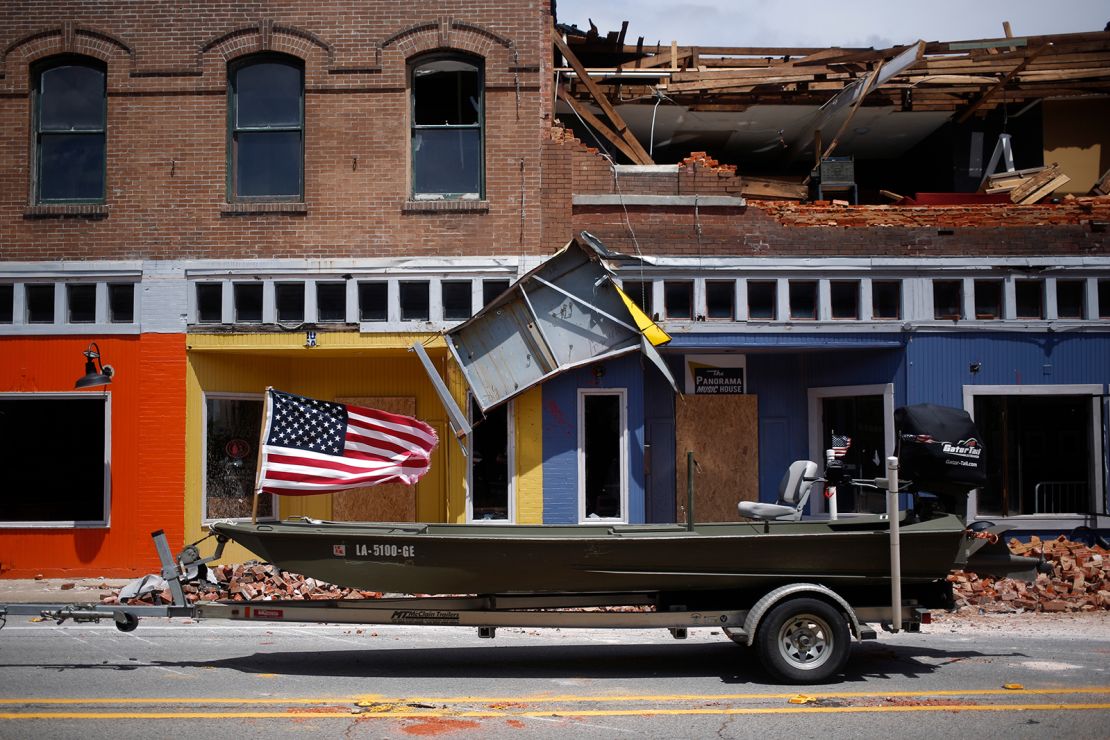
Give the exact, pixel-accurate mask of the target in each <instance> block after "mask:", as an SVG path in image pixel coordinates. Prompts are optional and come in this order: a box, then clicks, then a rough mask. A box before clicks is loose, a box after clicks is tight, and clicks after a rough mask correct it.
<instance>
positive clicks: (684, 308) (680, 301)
mask: <svg viewBox="0 0 1110 740" xmlns="http://www.w3.org/2000/svg"><path fill="white" fill-rule="evenodd" d="M663 309H664V310H665V311H666V313H667V318H668V319H692V318H694V284H693V283H692V282H690V281H688V280H668V281H666V282H664V283H663Z"/></svg>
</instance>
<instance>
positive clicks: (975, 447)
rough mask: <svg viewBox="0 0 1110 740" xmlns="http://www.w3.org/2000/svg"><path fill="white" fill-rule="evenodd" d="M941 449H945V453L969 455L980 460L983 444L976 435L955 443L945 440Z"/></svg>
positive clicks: (961, 455)
mask: <svg viewBox="0 0 1110 740" xmlns="http://www.w3.org/2000/svg"><path fill="white" fill-rule="evenodd" d="M941 449H942V450H944V453H945V454H947V455H957V456H959V457H969V458H972V459H974V460H978V459H979V457H980V456H981V455H982V454H983V445H981V444H980V443H979V440H977V439H975V437H970V438H968V439H961V440H960V441H959V442H956V443H955V444H953V443H951V442H945V443H944V446H943V447H942V448H941Z"/></svg>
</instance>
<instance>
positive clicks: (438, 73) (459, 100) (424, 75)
mask: <svg viewBox="0 0 1110 740" xmlns="http://www.w3.org/2000/svg"><path fill="white" fill-rule="evenodd" d="M479 85H480V80H479V74H478V68H477V67H475V66H474V65H472V64H467V63H466V62H463V61H459V60H455V59H440V60H437V61H434V62H428V63H426V64H422V65H420V66H419V67H417V68H416V69H415V70H414V71H413V75H412V90H413V98H414V100H413V106H412V107H413V122H414V123H415V124H416V125H417V126H445V125H453V126H458V125H469V124H476V123H480V122H481V120H482V118H481V116H482V91H481V89H480V88H479Z"/></svg>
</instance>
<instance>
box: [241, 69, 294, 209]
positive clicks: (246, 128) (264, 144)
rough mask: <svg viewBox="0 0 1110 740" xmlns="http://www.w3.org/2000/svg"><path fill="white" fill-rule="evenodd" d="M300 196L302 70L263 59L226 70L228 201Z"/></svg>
mask: <svg viewBox="0 0 1110 740" xmlns="http://www.w3.org/2000/svg"><path fill="white" fill-rule="evenodd" d="M303 196H304V66H303V65H302V64H301V62H300V60H297V59H294V58H293V57H286V56H276V55H269V54H268V55H263V56H253V57H249V58H247V59H245V60H242V61H238V62H235V63H233V64H232V65H231V67H230V69H229V70H228V199H229V200H300V199H301V198H302V197H303Z"/></svg>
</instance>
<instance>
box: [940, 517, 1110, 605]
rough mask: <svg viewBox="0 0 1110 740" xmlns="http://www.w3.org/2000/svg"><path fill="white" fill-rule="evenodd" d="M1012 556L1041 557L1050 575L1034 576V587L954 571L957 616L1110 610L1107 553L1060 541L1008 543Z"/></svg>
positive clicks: (1109, 558) (1109, 557) (1109, 554)
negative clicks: (965, 614) (962, 613)
mask: <svg viewBox="0 0 1110 740" xmlns="http://www.w3.org/2000/svg"><path fill="white" fill-rule="evenodd" d="M1009 546H1010V552H1012V553H1013V554H1015V555H1023V556H1026V557H1034V558H1036V557H1041V556H1042V555H1043V556H1044V561H1045V564H1046V565H1047V566H1048V567H1047V568H1043V570H1046V571H1049V572H1043V573H1037V576H1036V579H1035V580H1034V581H1032V582H1028V581H1024V580H1019V579H1014V578H991V577H989V576H982V577H981V576H979V575H977V574H975V573H965V572H964V571H955V572H954V573H952V574H951V575H950V576H948V580H949V581H952V585H953V590H954V591H955V597H956V606H957V608H958V610H959V611H961V612H964V611H973V610H978V611H982V612H993V613H1006V612H1033V611H1036V612H1089V611H1095V610H1098V609H1110V550H1107V549H1106V548H1105V547H1101V546H1099V545H1098V544H1095V545H1087V544H1085V543H1083V542H1076V541H1073V540H1069V539H1067V538H1066V537H1065V536H1064V535H1060V536H1059V537H1058V538H1056V539H1054V540H1045V541H1042V540H1041V539H1040V538H1039V537H1036V536H1033V537H1031V538H1030V540H1029V542H1019V541H1018V540H1016V539H1013V540H1010V542H1009Z"/></svg>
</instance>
